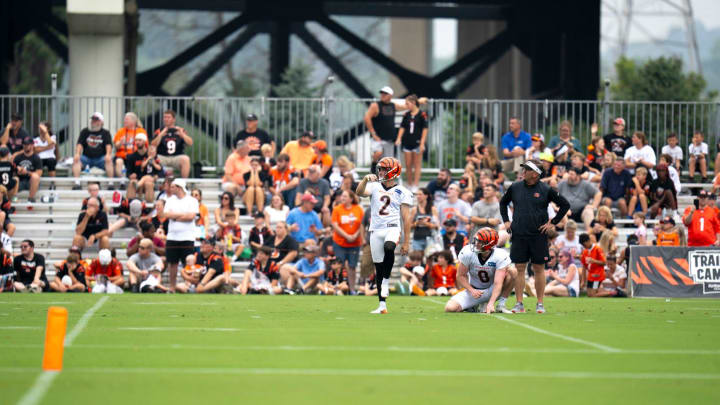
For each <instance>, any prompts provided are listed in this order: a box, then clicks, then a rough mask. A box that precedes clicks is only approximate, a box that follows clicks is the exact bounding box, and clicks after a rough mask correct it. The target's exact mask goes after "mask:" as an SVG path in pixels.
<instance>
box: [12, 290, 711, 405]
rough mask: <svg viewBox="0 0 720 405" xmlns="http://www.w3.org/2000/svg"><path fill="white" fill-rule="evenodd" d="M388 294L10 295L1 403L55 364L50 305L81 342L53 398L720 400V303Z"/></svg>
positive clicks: (45, 397) (75, 342) (48, 398)
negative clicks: (480, 308)
mask: <svg viewBox="0 0 720 405" xmlns="http://www.w3.org/2000/svg"><path fill="white" fill-rule="evenodd" d="M101 299H103V302H102V303H99V300H101ZM388 302H389V310H390V311H391V312H390V314H388V315H380V316H379V315H370V314H369V313H368V311H369V310H371V309H374V308H375V306H376V303H377V301H376V298H370V297H324V296H277V297H268V296H249V297H238V296H227V295H213V296H202V295H190V296H180V295H139V294H124V295H120V296H109V297H107V298H102V297H100V296H97V295H90V294H84V295H79V294H67V295H58V294H39V295H30V294H23V295H21V294H15V295H13V294H2V295H0V346H1V347H2V355H1V356H0V403H2V404H15V403H17V402H18V401H19V400H20V398H22V397H23V396H24V395H26V394H27V393H28V392H30V391H31V388H32V387H33V385H34V383H35V381H36V380H37V379H38V376H39V375H41V370H40V364H41V360H42V354H43V348H42V343H43V339H44V333H45V332H44V325H45V319H46V313H47V308H48V306H50V305H57V306H64V307H66V308H67V309H68V311H69V320H68V328H67V329H68V336H70V335H73V339H72V341H71V343H70V344H69V346H68V347H66V349H65V359H64V369H63V371H62V372H61V373H59V374H57V375H56V376H55V379H54V380H53V381H52V382H51V383H50V384H49V388H48V389H47V392H45V393H41V400H40V401H39V402H38V403H43V404H81V403H82V404H103V405H108V404H133V403H136V404H160V403H183V404H185V403H208V404H221V403H222V404H224V403H228V404H229V403H241V402H242V403H246V402H250V403H281V402H283V403H313V404H316V403H333V404H345V403H363V404H367V403H393V404H396V403H435V404H446V403H453V404H454V403H458V404H462V403H524V404H534V403H582V404H596V403H597V404H599V403H632V404H635V403H638V404H639V403H651V404H657V403H688V404H695V403H713V404H717V403H720V390H718V385H717V384H718V383H720V347H719V346H720V300H701V299H697V300H672V301H670V302H667V301H666V300H664V299H604V300H603V299H595V300H592V299H587V298H580V299H567V298H566V299H548V300H547V308H548V310H549V312H548V313H547V314H545V315H537V314H534V313H528V314H516V315H482V314H474V313H464V314H445V313H443V312H442V310H443V304H444V302H445V299H444V298H418V297H395V296H391V297H390V299H389V301H388ZM512 303H514V299H512V298H511V299H510V304H512ZM534 306H535V302H534V300H531V299H527V300H526V307H529V308H534ZM91 308H92V309H95V311H89V310H91ZM84 315H85V319H84V320H85V321H87V323H86V325H85V326H84V327H80V326H77V327H76V325H78V321H79V320H80V319H81V318H83V316H84ZM82 323H85V322H81V324H82ZM66 343H67V342H66Z"/></svg>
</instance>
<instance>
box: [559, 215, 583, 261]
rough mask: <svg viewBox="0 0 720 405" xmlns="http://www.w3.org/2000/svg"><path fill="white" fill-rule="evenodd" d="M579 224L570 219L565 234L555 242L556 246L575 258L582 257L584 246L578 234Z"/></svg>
mask: <svg viewBox="0 0 720 405" xmlns="http://www.w3.org/2000/svg"><path fill="white" fill-rule="evenodd" d="M577 227H578V226H577V222H575V221H573V220H572V219H568V221H567V223H566V224H565V233H564V234H561V235H559V236H558V237H557V239H556V240H555V243H554V246H555V247H557V248H558V249H561V250H567V251H568V252H570V255H571V256H572V257H573V259H574V258H577V257H580V253H581V252H582V249H583V247H582V245H581V244H580V239H579V236H578V234H577V233H576V232H577Z"/></svg>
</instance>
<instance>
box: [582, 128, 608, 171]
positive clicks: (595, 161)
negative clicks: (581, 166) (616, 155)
mask: <svg viewBox="0 0 720 405" xmlns="http://www.w3.org/2000/svg"><path fill="white" fill-rule="evenodd" d="M607 152H608V151H607V150H605V140H604V139H603V138H602V137H600V136H594V137H593V138H592V140H591V141H590V145H589V146H588V154H587V157H586V158H585V164H586V165H587V166H588V167H589V168H590V170H591V171H593V172H595V173H598V174H602V170H603V168H602V162H603V159H604V158H605V154H606V153H607Z"/></svg>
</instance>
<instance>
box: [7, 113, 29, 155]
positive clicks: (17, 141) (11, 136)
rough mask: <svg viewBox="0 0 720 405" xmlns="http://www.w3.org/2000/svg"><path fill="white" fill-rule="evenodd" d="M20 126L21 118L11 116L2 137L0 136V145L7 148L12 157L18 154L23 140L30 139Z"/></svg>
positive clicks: (15, 115) (18, 115) (16, 115)
mask: <svg viewBox="0 0 720 405" xmlns="http://www.w3.org/2000/svg"><path fill="white" fill-rule="evenodd" d="M22 124H23V117H22V116H21V115H20V114H17V113H15V114H13V115H11V116H10V122H9V123H8V124H7V126H6V127H5V131H4V132H3V134H2V136H0V145H5V146H7V147H8V149H10V153H12V154H13V155H15V154H18V153H20V151H21V150H22V148H23V147H22V145H23V140H24V139H25V138H31V137H30V134H28V133H27V131H25V129H23V127H22ZM31 139H32V138H31Z"/></svg>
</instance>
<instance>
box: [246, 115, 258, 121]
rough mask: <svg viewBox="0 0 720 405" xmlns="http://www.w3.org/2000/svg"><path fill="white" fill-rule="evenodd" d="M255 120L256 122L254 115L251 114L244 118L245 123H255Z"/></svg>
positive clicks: (256, 118)
mask: <svg viewBox="0 0 720 405" xmlns="http://www.w3.org/2000/svg"><path fill="white" fill-rule="evenodd" d="M257 120H258V117H257V115H255V114H253V113H250V114H248V115H247V117H245V121H257Z"/></svg>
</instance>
